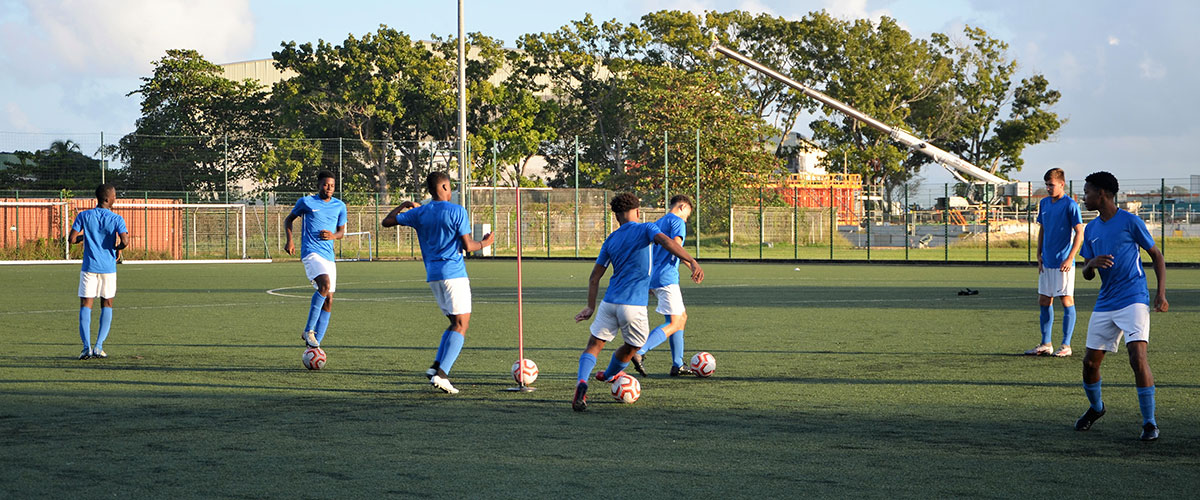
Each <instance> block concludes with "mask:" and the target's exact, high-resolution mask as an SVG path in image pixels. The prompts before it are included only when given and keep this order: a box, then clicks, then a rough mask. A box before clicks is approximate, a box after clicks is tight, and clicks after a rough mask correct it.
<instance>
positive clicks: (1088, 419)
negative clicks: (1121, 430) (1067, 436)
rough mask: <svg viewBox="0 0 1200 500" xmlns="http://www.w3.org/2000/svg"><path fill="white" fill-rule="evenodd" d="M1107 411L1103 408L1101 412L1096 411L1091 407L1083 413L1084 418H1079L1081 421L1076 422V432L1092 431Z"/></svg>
mask: <svg viewBox="0 0 1200 500" xmlns="http://www.w3.org/2000/svg"><path fill="white" fill-rule="evenodd" d="M1107 411H1108V408H1107V407H1105V408H1101V409H1100V411H1096V410H1093V409H1092V407H1091V406H1089V407H1088V409H1087V411H1086V412H1084V413H1083V416H1082V417H1079V420H1076V421H1075V430H1077V431H1086V430H1088V429H1091V428H1092V424H1094V423H1096V421H1097V420H1100V417H1103V416H1104V413H1105V412H1107Z"/></svg>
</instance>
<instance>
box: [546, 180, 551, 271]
mask: <svg viewBox="0 0 1200 500" xmlns="http://www.w3.org/2000/svg"><path fill="white" fill-rule="evenodd" d="M552 192H553V191H546V257H547V258H549V257H550V194H551V193H552Z"/></svg>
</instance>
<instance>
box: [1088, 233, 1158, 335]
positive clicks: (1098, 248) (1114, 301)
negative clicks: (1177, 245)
mask: <svg viewBox="0 0 1200 500" xmlns="http://www.w3.org/2000/svg"><path fill="white" fill-rule="evenodd" d="M1139 248H1144V249H1146V250H1149V249H1151V248H1154V237H1152V236H1150V231H1147V230H1146V223H1145V222H1142V219H1141V218H1139V217H1138V216H1136V215H1133V214H1131V213H1129V212H1126V211H1124V210H1121V209H1117V213H1116V215H1114V216H1113V217H1112V218H1111V219H1108V221H1107V222H1106V221H1104V220H1101V219H1100V218H1099V217H1096V218H1095V219H1092V221H1091V222H1088V224H1087V227H1086V228H1085V229H1084V230H1083V246H1082V247H1081V248H1080V250H1079V255H1081V256H1083V258H1085V259H1091V258H1093V257H1095V256H1097V255H1112V256H1113V265H1112V267H1110V268H1108V269H1099V268H1098V269H1097V271H1099V272H1100V296H1099V297H1097V298H1096V307H1095V311H1097V312H1103V311H1116V310H1118V309H1121V308H1124V307H1127V306H1129V305H1131V304H1137V303H1142V304H1149V303H1150V292H1149V291H1147V290H1146V273H1145V271H1143V270H1142V255H1141V253H1140V252H1139V250H1138V249H1139Z"/></svg>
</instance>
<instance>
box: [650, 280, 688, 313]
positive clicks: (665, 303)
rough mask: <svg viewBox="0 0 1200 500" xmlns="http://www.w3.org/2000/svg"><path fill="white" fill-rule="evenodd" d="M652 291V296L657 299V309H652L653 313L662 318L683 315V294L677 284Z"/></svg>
mask: <svg viewBox="0 0 1200 500" xmlns="http://www.w3.org/2000/svg"><path fill="white" fill-rule="evenodd" d="M652 291H653V292H654V296H655V297H658V307H656V308H655V309H654V312H656V313H659V314H662V315H664V316H678V315H680V314H683V311H684V309H683V292H681V291H680V290H679V284H677V283H672V284H670V285H667V286H664V287H661V288H654V289H653V290H652Z"/></svg>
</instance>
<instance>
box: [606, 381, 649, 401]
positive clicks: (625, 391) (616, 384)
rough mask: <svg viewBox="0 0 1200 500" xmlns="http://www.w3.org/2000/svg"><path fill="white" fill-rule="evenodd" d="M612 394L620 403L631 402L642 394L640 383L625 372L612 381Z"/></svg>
mask: <svg viewBox="0 0 1200 500" xmlns="http://www.w3.org/2000/svg"><path fill="white" fill-rule="evenodd" d="M612 395H613V397H614V398H617V401H620V402H622V403H632V402H634V401H637V400H638V398H639V397H641V396H642V383H641V382H638V379H636V378H633V377H632V376H630V375H628V374H626V375H621V376H620V377H617V379H616V380H614V381H613V383H612Z"/></svg>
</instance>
